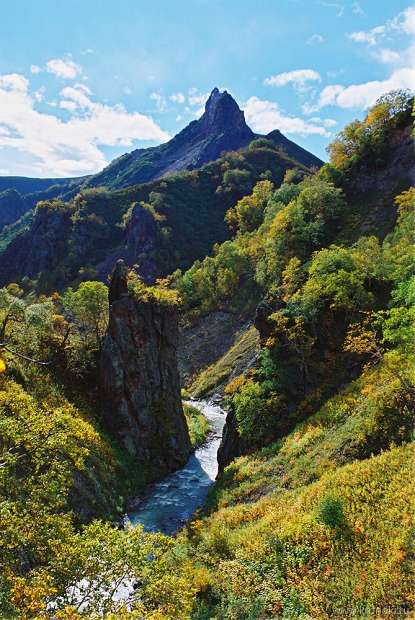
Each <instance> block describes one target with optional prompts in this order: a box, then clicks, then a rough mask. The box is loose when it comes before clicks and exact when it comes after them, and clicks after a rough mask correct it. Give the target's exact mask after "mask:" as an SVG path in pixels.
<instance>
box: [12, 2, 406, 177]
mask: <svg viewBox="0 0 415 620" xmlns="http://www.w3.org/2000/svg"><path fill="white" fill-rule="evenodd" d="M414 35H415V8H414V7H413V6H411V4H410V2H408V0H406V1H400V0H393V1H392V0H389V1H386V0H383V1H381V0H360V2H356V1H353V0H256V1H255V2H254V1H253V0H170V1H168V0H152V1H147V0H118V2H113V1H111V0H66V1H65V2H63V1H57V0H37V1H36V2H35V1H34V0H14V2H13V3H7V4H6V5H5V6H3V7H2V17H1V22H0V174H1V175H6V174H10V175H12V174H13V175H15V174H16V175H27V176H43V177H45V176H75V175H80V174H90V173H93V172H97V171H98V170H100V169H101V168H102V167H103V166H104V165H105V164H106V163H108V162H109V161H110V160H111V159H113V158H114V157H115V156H117V155H120V154H121V153H124V152H126V151H129V150H132V149H133V148H137V147H142V146H151V145H154V144H159V143H160V142H163V141H165V140H166V139H168V138H169V137H170V136H172V135H174V134H175V133H177V131H179V130H180V129H182V128H183V127H184V126H185V125H186V124H188V123H189V122H190V121H191V120H193V119H194V118H197V117H198V115H200V114H201V113H202V108H203V103H204V100H205V98H206V96H207V94H208V93H209V92H210V91H211V90H212V88H213V87H214V86H218V87H219V88H220V89H223V88H226V89H227V90H228V91H229V92H230V93H231V94H232V95H233V96H234V97H235V98H236V99H237V101H238V103H239V104H240V106H241V107H242V108H243V109H244V110H245V116H246V118H247V121H248V124H250V126H251V127H252V128H253V129H254V130H256V131H257V132H259V133H267V132H268V131H271V130H272V129H274V128H279V129H281V131H282V132H283V133H285V134H286V135H287V136H288V137H289V138H291V139H292V140H294V141H296V142H297V143H299V144H301V145H302V146H304V147H305V148H308V149H309V150H311V151H312V152H314V153H316V154H317V155H319V156H320V157H322V158H325V157H326V153H325V147H326V146H327V144H328V143H329V142H330V140H331V139H332V138H333V136H334V135H335V133H336V132H337V131H338V130H339V129H341V128H342V126H343V125H344V124H345V123H347V122H349V121H350V120H351V119H353V118H355V117H362V116H363V114H364V110H365V109H366V108H367V107H368V106H369V105H371V104H372V103H373V102H374V101H375V100H376V98H377V97H378V96H379V95H380V94H381V93H382V92H385V91H388V90H390V89H391V88H399V87H406V88H409V87H414V86H415V62H414V55H415V54H414V52H415V44H414Z"/></svg>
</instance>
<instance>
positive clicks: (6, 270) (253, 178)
mask: <svg viewBox="0 0 415 620" xmlns="http://www.w3.org/2000/svg"><path fill="white" fill-rule="evenodd" d="M293 167H297V168H298V169H299V170H300V171H302V173H308V172H309V169H307V168H306V167H305V166H302V165H301V164H300V163H298V162H297V161H295V160H292V159H291V158H289V157H288V156H287V155H286V154H285V153H283V152H281V151H280V150H279V149H278V148H276V147H274V146H273V144H272V143H270V142H266V143H265V144H264V143H263V141H261V140H259V141H255V140H254V141H253V142H252V143H251V144H250V146H248V147H247V148H245V149H242V150H240V151H237V152H230V153H228V154H227V155H225V156H224V157H223V158H222V159H219V160H217V161H215V162H212V163H210V164H206V165H205V166H203V167H202V168H200V169H199V170H193V171H191V172H180V173H177V174H175V175H169V176H167V177H165V178H163V179H160V180H159V181H154V182H153V183H147V184H144V185H135V186H132V187H128V188H126V189H123V190H117V191H113V192H109V191H107V190H105V189H104V188H87V189H83V190H81V191H80V192H79V193H78V194H77V195H76V196H75V198H74V199H73V200H71V201H69V202H62V201H61V200H51V201H42V202H40V203H39V204H38V206H37V207H36V211H35V214H34V216H33V220H32V221H31V223H30V224H29V226H28V228H27V229H26V230H25V231H23V232H22V233H21V234H20V235H18V236H17V237H15V238H14V239H13V240H12V241H11V242H10V243H9V245H8V247H7V248H6V249H5V250H4V251H3V253H2V254H1V255H0V281H1V282H2V283H4V284H7V283H9V282H12V281H19V280H21V279H22V278H23V277H27V278H29V279H30V280H35V281H36V283H35V285H36V286H37V287H38V289H39V290H46V291H48V290H49V291H50V290H52V289H53V288H57V287H59V288H60V287H62V286H65V285H68V284H69V283H71V282H74V281H77V280H78V281H80V280H82V279H88V278H89V279H91V278H100V279H103V280H105V279H106V277H107V275H108V273H109V272H110V271H111V269H112V267H113V264H114V262H115V260H116V259H117V258H123V259H124V260H125V261H126V263H127V264H128V265H129V266H133V265H138V268H137V269H138V272H139V273H140V274H141V275H142V276H143V277H144V278H145V279H146V280H150V281H151V280H154V278H156V277H160V276H164V275H167V274H168V273H170V272H171V271H173V270H174V269H176V268H177V267H180V268H186V267H189V266H190V265H191V264H192V263H193V262H194V261H195V260H197V259H200V258H203V257H204V256H206V254H208V253H210V252H211V250H212V247H213V245H214V243H217V242H222V241H223V240H225V239H226V238H227V237H228V236H229V231H228V229H227V226H226V223H225V221H224V215H225V213H226V211H227V210H228V209H229V208H230V207H231V206H232V205H233V204H234V203H235V201H236V200H238V199H239V198H240V197H241V196H243V195H244V194H246V193H247V192H249V191H250V190H251V188H252V187H253V185H254V184H255V183H256V182H257V181H258V180H259V179H261V178H270V179H271V180H272V181H273V182H274V183H276V185H279V184H280V183H281V181H282V179H283V177H284V174H285V172H286V170H288V169H290V168H293Z"/></svg>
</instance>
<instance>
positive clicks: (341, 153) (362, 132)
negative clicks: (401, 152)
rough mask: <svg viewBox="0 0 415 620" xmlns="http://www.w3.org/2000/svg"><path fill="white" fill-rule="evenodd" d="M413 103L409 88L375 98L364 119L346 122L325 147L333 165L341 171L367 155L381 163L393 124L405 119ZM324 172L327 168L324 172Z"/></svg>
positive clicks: (395, 124) (364, 159) (361, 160)
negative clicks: (347, 123) (375, 100)
mask: <svg viewBox="0 0 415 620" xmlns="http://www.w3.org/2000/svg"><path fill="white" fill-rule="evenodd" d="M412 102H413V95H412V94H411V93H410V92H409V91H405V90H396V91H392V92H390V93H388V94H386V95H383V96H382V97H381V98H380V99H378V101H377V102H376V104H375V105H374V106H373V107H372V108H370V109H369V111H368V113H367V115H366V118H365V119H364V120H363V121H358V120H355V121H353V122H352V123H350V124H349V125H347V126H346V127H345V128H344V129H343V130H342V131H341V132H340V133H339V134H338V135H337V137H336V140H334V141H333V142H332V143H331V144H330V146H329V147H328V152H329V154H330V159H331V163H332V164H333V165H334V166H335V168H337V169H339V170H340V171H344V170H347V169H348V168H350V166H352V165H356V164H357V163H359V162H363V161H368V160H369V159H370V158H372V160H373V161H374V162H375V163H376V164H378V165H384V163H385V157H386V150H387V145H388V137H389V135H390V133H391V131H392V130H393V128H394V127H396V126H399V123H401V122H402V121H403V120H406V119H407V117H408V116H409V114H410V110H411V106H412ZM326 172H328V169H327V168H326V170H325V171H323V174H325V173H326Z"/></svg>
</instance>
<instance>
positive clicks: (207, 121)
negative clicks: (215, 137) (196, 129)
mask: <svg viewBox="0 0 415 620" xmlns="http://www.w3.org/2000/svg"><path fill="white" fill-rule="evenodd" d="M201 120H203V122H204V125H205V128H206V129H207V130H211V131H212V130H217V129H221V128H223V129H226V128H230V127H233V128H235V127H238V126H239V127H241V126H244V127H246V128H247V129H248V126H247V125H246V123H245V115H244V113H243V112H242V110H241V109H240V108H239V106H238V104H237V103H236V101H235V99H234V98H233V97H232V95H230V94H229V93H228V91H226V90H224V91H223V92H220V90H219V89H218V88H214V89H213V90H212V92H211V93H210V96H209V99H208V100H207V101H206V105H205V113H204V114H203V116H202V119H201ZM249 131H251V130H249Z"/></svg>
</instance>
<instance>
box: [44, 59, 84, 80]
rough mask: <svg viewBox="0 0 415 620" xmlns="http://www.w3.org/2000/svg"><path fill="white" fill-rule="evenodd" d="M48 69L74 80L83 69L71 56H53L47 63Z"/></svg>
mask: <svg viewBox="0 0 415 620" xmlns="http://www.w3.org/2000/svg"><path fill="white" fill-rule="evenodd" d="M46 71H48V73H53V75H56V77H59V78H63V79H64V80H74V79H75V78H76V77H77V76H78V75H79V74H80V73H82V69H81V67H80V66H79V65H77V64H76V63H75V62H74V61H73V60H71V59H70V58H52V59H51V60H49V61H48V62H47V63H46Z"/></svg>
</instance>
